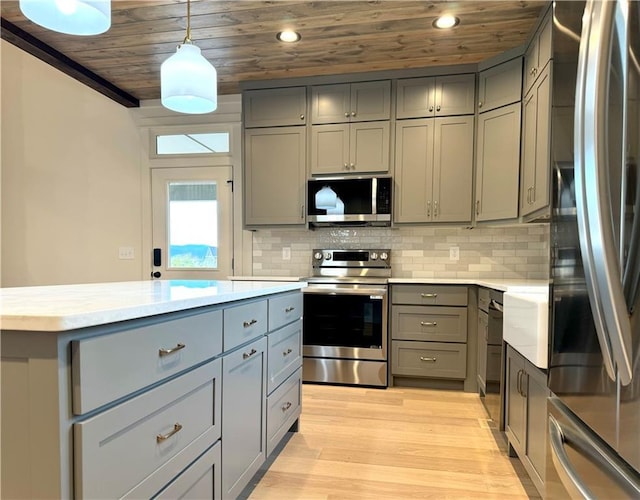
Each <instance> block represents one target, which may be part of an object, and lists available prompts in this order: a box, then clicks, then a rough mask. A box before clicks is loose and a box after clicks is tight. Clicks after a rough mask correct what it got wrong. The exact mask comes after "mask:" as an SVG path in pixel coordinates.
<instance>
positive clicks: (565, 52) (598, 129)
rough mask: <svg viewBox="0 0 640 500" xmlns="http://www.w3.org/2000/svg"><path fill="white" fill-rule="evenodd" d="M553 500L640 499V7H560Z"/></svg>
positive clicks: (549, 477) (551, 378) (549, 478)
mask: <svg viewBox="0 0 640 500" xmlns="http://www.w3.org/2000/svg"><path fill="white" fill-rule="evenodd" d="M553 22H554V33H553V36H554V42H553V43H554V60H553V65H554V66H553V71H554V83H553V94H552V95H553V98H552V99H553V100H552V109H551V113H552V147H551V151H552V158H551V161H552V166H553V181H552V195H553V198H552V199H553V202H552V203H553V204H552V211H551V212H552V215H551V278H552V286H551V306H550V307H551V314H550V332H551V335H550V350H549V352H550V355H549V368H548V384H549V389H550V391H551V392H552V396H551V397H550V398H549V400H548V405H547V406H548V410H549V419H548V431H549V433H548V435H547V461H546V497H547V498H552V499H555V498H564V497H578V498H579V497H585V498H607V499H609V498H640V472H639V471H640V319H639V318H638V316H640V172H639V171H638V169H639V167H638V166H639V157H640V155H639V149H640V113H639V103H640V63H639V61H640V3H639V2H638V1H632V0H616V1H604V2H595V1H588V2H571V1H558V2H554V3H553Z"/></svg>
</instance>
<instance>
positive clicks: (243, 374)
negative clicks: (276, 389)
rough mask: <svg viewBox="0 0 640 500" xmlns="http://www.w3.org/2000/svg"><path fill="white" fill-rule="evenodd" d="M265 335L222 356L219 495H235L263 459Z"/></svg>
mask: <svg viewBox="0 0 640 500" xmlns="http://www.w3.org/2000/svg"><path fill="white" fill-rule="evenodd" d="M266 350H267V339H266V337H262V338H261V339H259V340H256V341H255V342H253V343H251V344H249V345H247V346H245V347H242V348H240V349H238V350H236V351H234V352H232V353H230V354H226V355H225V356H224V357H223V358H222V496H223V498H236V497H237V496H238V494H239V493H240V492H241V491H242V490H243V488H244V487H245V486H246V485H247V484H248V482H249V480H250V479H251V478H252V477H253V475H254V474H255V472H256V471H257V470H258V469H259V467H260V465H262V463H263V462H264V461H265V458H266V455H265V438H266V434H265V433H266V406H265V396H266V390H265V389H266V387H265V382H266V374H267V357H266Z"/></svg>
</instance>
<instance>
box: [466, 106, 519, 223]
mask: <svg viewBox="0 0 640 500" xmlns="http://www.w3.org/2000/svg"><path fill="white" fill-rule="evenodd" d="M520 115H521V108H520V102H517V103H515V104H510V105H509V106H504V107H501V108H497V109H494V110H492V111H489V112H487V113H480V114H479V115H478V132H477V135H476V202H475V212H476V221H494V220H501V219H516V218H517V217H518V189H519V188H518V186H519V185H518V180H519V176H520Z"/></svg>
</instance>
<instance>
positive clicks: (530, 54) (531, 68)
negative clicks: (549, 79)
mask: <svg viewBox="0 0 640 500" xmlns="http://www.w3.org/2000/svg"><path fill="white" fill-rule="evenodd" d="M551 37H552V25H551V15H550V14H549V15H547V17H546V18H545V19H544V21H543V22H542V24H541V25H540V28H539V29H538V30H537V31H536V34H535V35H534V37H533V39H532V40H531V43H530V44H529V48H528V49H527V52H526V53H525V55H524V88H525V94H526V93H527V92H528V91H529V89H530V88H531V86H532V85H533V82H535V81H536V80H537V79H538V78H539V77H540V76H541V75H542V70H543V69H544V67H545V66H546V65H547V63H548V62H549V60H550V59H551V58H552V56H553V54H552V50H553V46H552V44H551Z"/></svg>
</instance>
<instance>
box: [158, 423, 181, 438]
mask: <svg viewBox="0 0 640 500" xmlns="http://www.w3.org/2000/svg"><path fill="white" fill-rule="evenodd" d="M180 430H182V426H181V425H180V424H175V425H174V426H173V430H172V431H171V432H169V433H167V434H158V435H157V436H156V442H157V443H162V441H166V440H167V439H169V438H170V437H171V436H173V435H174V434H176V433H177V432H180Z"/></svg>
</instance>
